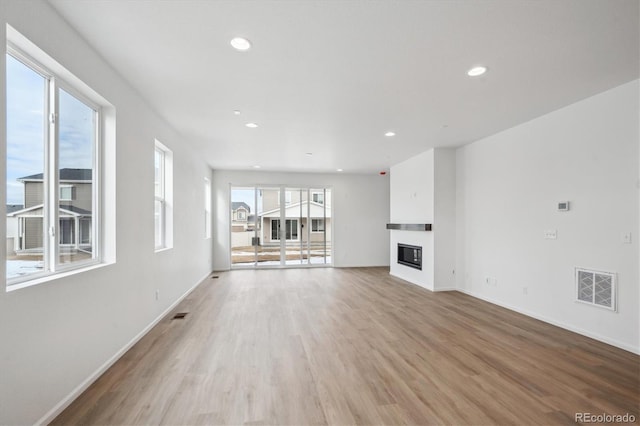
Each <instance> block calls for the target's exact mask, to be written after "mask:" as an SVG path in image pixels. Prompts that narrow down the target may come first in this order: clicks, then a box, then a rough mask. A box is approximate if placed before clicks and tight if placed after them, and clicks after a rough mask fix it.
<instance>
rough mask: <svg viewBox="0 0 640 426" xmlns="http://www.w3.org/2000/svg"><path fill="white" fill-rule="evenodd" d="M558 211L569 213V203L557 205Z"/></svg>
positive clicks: (562, 202)
mask: <svg viewBox="0 0 640 426" xmlns="http://www.w3.org/2000/svg"><path fill="white" fill-rule="evenodd" d="M558 211H559V212H568V211H569V202H568V201H560V202H559V203H558Z"/></svg>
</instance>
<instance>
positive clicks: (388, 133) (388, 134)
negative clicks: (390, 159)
mask: <svg viewBox="0 0 640 426" xmlns="http://www.w3.org/2000/svg"><path fill="white" fill-rule="evenodd" d="M384 135H385V136H387V137H392V136H395V135H396V134H395V132H387V133H385V134H384Z"/></svg>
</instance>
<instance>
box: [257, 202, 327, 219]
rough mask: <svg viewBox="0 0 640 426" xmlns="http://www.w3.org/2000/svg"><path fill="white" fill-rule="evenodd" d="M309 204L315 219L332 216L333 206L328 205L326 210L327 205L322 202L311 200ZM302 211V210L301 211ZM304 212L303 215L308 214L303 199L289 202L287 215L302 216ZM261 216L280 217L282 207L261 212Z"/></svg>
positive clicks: (290, 216)
mask: <svg viewBox="0 0 640 426" xmlns="http://www.w3.org/2000/svg"><path fill="white" fill-rule="evenodd" d="M309 204H310V206H309V213H310V217H311V218H313V219H321V218H324V217H326V218H331V207H330V206H327V208H326V210H325V208H324V207H325V206H324V205H323V204H320V203H316V202H314V201H311V202H310V203H309ZM301 211H302V212H301ZM301 213H302V217H306V216H307V202H306V201H302V202H298V203H293V204H289V205H288V206H287V207H286V209H285V217H288V218H297V217H300V216H301ZM260 216H261V217H270V218H276V219H277V218H279V217H280V209H279V208H277V209H273V210H269V211H266V212H263V213H262V214H260Z"/></svg>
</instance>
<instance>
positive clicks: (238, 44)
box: [231, 37, 251, 52]
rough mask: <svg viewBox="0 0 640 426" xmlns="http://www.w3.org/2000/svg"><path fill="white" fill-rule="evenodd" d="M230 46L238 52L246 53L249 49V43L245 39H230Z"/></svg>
mask: <svg viewBox="0 0 640 426" xmlns="http://www.w3.org/2000/svg"><path fill="white" fill-rule="evenodd" d="M231 46H233V48H234V49H236V50H237V51H239V52H246V51H247V50H249V49H251V42H250V41H249V40H247V39H246V38H242V37H235V38H233V39H231Z"/></svg>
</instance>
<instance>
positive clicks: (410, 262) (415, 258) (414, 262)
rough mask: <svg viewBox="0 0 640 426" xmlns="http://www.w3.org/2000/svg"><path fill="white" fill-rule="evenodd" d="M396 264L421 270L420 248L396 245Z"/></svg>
mask: <svg viewBox="0 0 640 426" xmlns="http://www.w3.org/2000/svg"><path fill="white" fill-rule="evenodd" d="M398 263H399V264H401V265H405V266H409V267H411V268H416V269H420V270H422V247H420V246H410V245H408V244H400V243H398Z"/></svg>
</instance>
